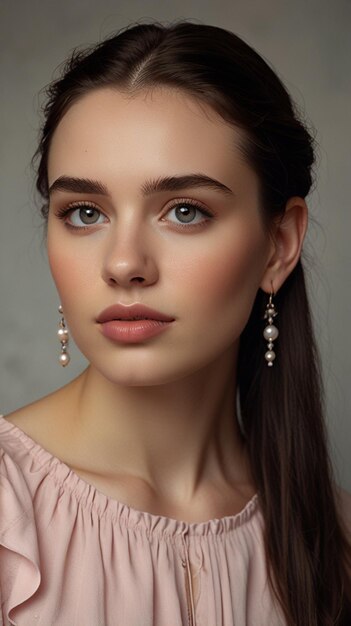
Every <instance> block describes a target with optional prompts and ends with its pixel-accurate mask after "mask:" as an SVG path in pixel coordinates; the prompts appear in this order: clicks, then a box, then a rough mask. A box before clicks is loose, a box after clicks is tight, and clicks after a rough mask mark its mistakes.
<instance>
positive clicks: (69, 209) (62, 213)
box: [55, 198, 215, 231]
mask: <svg viewBox="0 0 351 626" xmlns="http://www.w3.org/2000/svg"><path fill="white" fill-rule="evenodd" d="M186 205H190V206H192V207H193V208H195V209H197V210H198V211H200V212H201V213H202V214H204V215H206V216H207V217H209V218H210V219H214V217H215V214H214V213H210V211H207V210H206V209H204V208H203V206H201V205H200V204H198V203H197V202H195V201H194V200H190V199H189V200H185V199H184V200H182V199H181V198H180V199H179V200H178V201H177V202H175V203H174V204H173V205H172V206H171V207H169V209H168V211H167V213H168V212H169V211H171V210H172V209H174V208H176V207H178V206H186ZM83 207H88V208H91V209H96V211H98V212H99V213H100V214H102V211H100V209H99V208H98V207H97V206H96V205H95V204H94V203H93V202H87V201H83V202H73V203H71V204H69V205H68V206H67V207H64V208H62V209H58V210H57V211H56V212H55V215H56V217H58V218H59V219H60V220H62V221H63V222H64V223H65V224H66V226H67V228H71V229H72V230H80V231H82V230H90V229H91V228H92V226H96V225H99V224H90V225H85V226H75V225H74V224H69V223H68V222H67V221H66V219H65V218H66V217H67V215H69V214H70V213H72V212H74V211H76V210H77V209H81V208H83ZM207 222H208V219H206V220H204V221H203V222H200V223H198V224H190V222H188V223H187V224H182V223H179V224H175V223H174V222H171V223H172V224H173V226H175V228H176V229H179V230H184V229H188V230H189V229H192V228H202V227H203V226H205V225H206V224H207Z"/></svg>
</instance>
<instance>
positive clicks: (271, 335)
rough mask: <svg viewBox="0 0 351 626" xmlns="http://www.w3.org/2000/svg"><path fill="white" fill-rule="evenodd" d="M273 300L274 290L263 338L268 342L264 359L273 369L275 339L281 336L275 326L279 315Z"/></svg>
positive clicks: (269, 302)
mask: <svg viewBox="0 0 351 626" xmlns="http://www.w3.org/2000/svg"><path fill="white" fill-rule="evenodd" d="M272 298H273V290H272V293H271V294H270V296H269V301H268V304H267V306H266V312H265V314H264V319H266V320H268V325H267V326H266V328H265V329H264V331H263V336H264V338H265V339H266V341H268V344H267V345H268V350H267V352H266V354H265V355H264V358H265V359H266V361H267V365H269V367H272V365H273V361H274V359H275V356H276V355H275V352H274V350H273V347H274V344H273V341H275V339H277V337H278V335H279V330H278V328H277V327H276V326H274V325H273V318H274V317H276V316H277V315H278V313H277V311H276V310H275V305H274V303H273V302H272Z"/></svg>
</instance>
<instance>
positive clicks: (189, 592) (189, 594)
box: [182, 537, 196, 626]
mask: <svg viewBox="0 0 351 626" xmlns="http://www.w3.org/2000/svg"><path fill="white" fill-rule="evenodd" d="M183 539H184V537H183ZM184 551H185V559H182V566H183V567H184V570H185V571H184V575H185V589H186V599H187V608H188V626H196V621H195V608H194V596H193V587H192V578H191V570H190V564H189V559H188V553H187V549H186V545H185V541H184Z"/></svg>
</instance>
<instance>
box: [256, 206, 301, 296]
mask: <svg viewBox="0 0 351 626" xmlns="http://www.w3.org/2000/svg"><path fill="white" fill-rule="evenodd" d="M307 225H308V208H307V205H306V202H305V200H304V199H303V198H300V197H298V196H294V197H292V198H290V199H289V200H288V202H287V204H286V209H285V213H284V214H283V216H282V217H281V218H280V219H279V221H278V222H277V223H276V226H275V230H274V250H273V253H272V254H271V256H270V258H269V261H268V264H267V266H266V269H265V273H264V276H263V279H262V282H261V285H260V287H261V289H263V291H265V292H266V293H270V292H271V290H272V284H273V286H274V292H275V293H276V292H277V291H278V289H280V287H281V286H282V284H283V283H284V281H285V280H286V279H287V277H288V276H289V274H290V273H291V272H292V271H293V269H294V267H295V266H296V264H297V262H298V260H299V258H300V256H301V249H302V244H303V241H304V238H305V235H306V231H307Z"/></svg>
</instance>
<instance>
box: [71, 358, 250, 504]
mask: <svg viewBox="0 0 351 626" xmlns="http://www.w3.org/2000/svg"><path fill="white" fill-rule="evenodd" d="M73 383H74V386H73V388H72V390H73V391H74V393H73V398H74V402H73V405H71V406H72V411H70V413H71V416H72V418H71V420H72V421H71V432H72V434H73V438H74V440H75V442H76V445H77V448H78V447H79V449H80V450H81V451H84V452H83V454H84V456H85V459H86V460H89V463H90V467H92V468H93V469H92V471H95V472H97V473H102V474H103V473H108V474H109V475H118V476H120V475H129V476H134V477H138V478H141V479H142V480H143V481H145V482H146V483H147V484H148V485H149V486H151V488H152V489H153V490H154V491H155V492H157V493H158V494H160V496H161V495H162V494H169V493H170V492H171V493H172V494H173V495H174V499H175V500H177V499H179V501H181V500H182V501H183V502H184V501H191V499H192V498H193V497H194V496H195V495H196V493H197V492H199V491H200V489H201V488H202V487H203V486H204V485H205V484H209V483H210V482H211V483H212V484H213V483H218V484H224V483H226V484H228V486H229V485H232V486H239V487H240V485H246V484H247V482H248V480H249V477H248V473H249V469H248V461H247V450H246V446H245V441H244V439H243V436H242V434H241V432H240V428H239V425H238V422H237V418H236V407H235V388H236V370H235V366H233V353H232V351H231V352H230V353H229V352H228V353H226V354H224V355H222V356H221V357H220V358H219V359H217V360H216V361H215V362H214V363H212V364H209V365H208V366H207V367H206V368H203V369H200V370H198V371H197V372H195V373H192V374H191V375H190V376H187V377H184V378H182V379H179V380H176V381H172V382H169V383H166V384H162V385H153V386H142V387H141V386H125V385H123V386H122V385H118V384H116V383H115V382H111V381H109V380H107V379H106V378H105V377H103V376H102V375H101V373H100V372H99V371H98V370H96V369H95V368H94V367H93V365H90V366H89V367H88V368H87V369H86V370H85V371H84V372H83V373H82V374H81V375H80V376H79V377H78V378H77V379H75V381H73ZM73 416H74V417H73Z"/></svg>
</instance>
